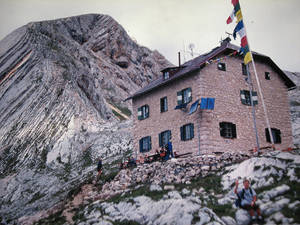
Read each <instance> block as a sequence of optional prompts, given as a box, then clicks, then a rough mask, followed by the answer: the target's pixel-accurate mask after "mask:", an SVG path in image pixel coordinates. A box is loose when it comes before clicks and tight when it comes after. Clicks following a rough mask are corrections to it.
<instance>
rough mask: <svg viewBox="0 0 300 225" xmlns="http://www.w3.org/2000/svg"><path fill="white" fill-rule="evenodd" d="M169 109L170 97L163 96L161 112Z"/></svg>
mask: <svg viewBox="0 0 300 225" xmlns="http://www.w3.org/2000/svg"><path fill="white" fill-rule="evenodd" d="M166 111H168V99H167V97H163V98H161V99H160V112H166Z"/></svg>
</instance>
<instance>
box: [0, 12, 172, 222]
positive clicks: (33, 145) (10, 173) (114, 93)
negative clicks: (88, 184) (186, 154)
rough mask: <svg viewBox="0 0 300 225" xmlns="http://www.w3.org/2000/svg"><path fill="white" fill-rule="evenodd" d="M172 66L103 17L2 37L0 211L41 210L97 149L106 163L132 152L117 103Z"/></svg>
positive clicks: (124, 108)
mask: <svg viewBox="0 0 300 225" xmlns="http://www.w3.org/2000/svg"><path fill="white" fill-rule="evenodd" d="M170 65H171V64H170V63H169V62H168V61H167V60H166V59H165V58H164V57H163V56H162V55H161V54H159V53H158V52H157V51H151V50H149V49H148V48H146V47H143V46H140V45H138V44H137V43H136V42H135V41H133V40H132V39H131V38H130V37H129V36H128V34H127V33H126V31H125V30H124V29H123V28H122V26H121V25H120V24H118V23H117V22H116V21H115V20H114V19H113V18H111V17H110V16H107V15H97V14H88V15H82V16H75V17H69V18H62V19H57V20H51V21H42V22H33V23H29V24H27V25H25V26H23V27H20V28H18V29H17V30H15V31H14V32H12V33H11V34H9V35H8V36H6V37H5V38H4V39H3V40H1V41H0V174H1V176H0V198H1V200H2V201H1V205H2V206H1V208H0V214H4V215H6V216H8V217H9V218H11V219H13V218H17V217H19V216H21V215H24V214H30V213H32V212H33V211H35V210H38V209H41V208H43V207H48V206H49V205H51V204H54V203H55V202H57V201H59V200H61V199H63V198H64V197H65V196H66V194H67V192H62V191H61V188H66V187H67V188H71V189H72V188H74V187H76V186H77V185H79V184H80V182H83V181H84V180H85V179H87V177H88V176H90V175H91V172H92V171H93V170H94V167H93V163H94V162H95V160H96V158H97V157H98V156H99V155H102V156H103V158H104V161H105V163H109V162H110V161H113V160H118V159H119V158H120V157H122V156H123V154H124V152H130V151H131V150H132V149H131V148H132V146H131V134H130V128H131V120H130V116H131V105H130V103H129V102H124V101H123V100H124V99H125V98H127V97H128V96H129V95H130V94H132V93H134V92H135V91H136V90H137V89H139V88H141V87H142V86H143V85H146V84H147V83H148V82H149V81H151V80H153V79H155V78H156V77H157V76H159V75H160V70H162V69H163V68H165V67H167V66H170ZM120 120H121V121H125V122H123V123H120ZM26 184H27V185H26ZM50 187H52V188H50ZM53 195H54V196H55V197H53Z"/></svg>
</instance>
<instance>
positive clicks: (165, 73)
mask: <svg viewBox="0 0 300 225" xmlns="http://www.w3.org/2000/svg"><path fill="white" fill-rule="evenodd" d="M163 77H164V80H166V79H169V77H170V74H169V72H168V71H165V72H164V73H163Z"/></svg>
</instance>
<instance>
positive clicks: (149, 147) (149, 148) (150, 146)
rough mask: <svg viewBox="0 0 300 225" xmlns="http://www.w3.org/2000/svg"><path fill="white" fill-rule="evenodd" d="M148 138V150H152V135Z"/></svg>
mask: <svg viewBox="0 0 300 225" xmlns="http://www.w3.org/2000/svg"><path fill="white" fill-rule="evenodd" d="M147 139H148V140H147V141H148V149H147V150H148V151H150V150H151V149H152V142H151V136H149V137H148V138H147Z"/></svg>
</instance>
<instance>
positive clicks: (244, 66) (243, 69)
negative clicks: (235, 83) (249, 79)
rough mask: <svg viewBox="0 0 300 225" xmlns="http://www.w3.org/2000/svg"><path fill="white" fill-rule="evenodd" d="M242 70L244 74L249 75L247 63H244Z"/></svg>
mask: <svg viewBox="0 0 300 225" xmlns="http://www.w3.org/2000/svg"><path fill="white" fill-rule="evenodd" d="M242 72H243V75H246V76H247V75H248V74H247V65H246V64H245V63H242Z"/></svg>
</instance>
